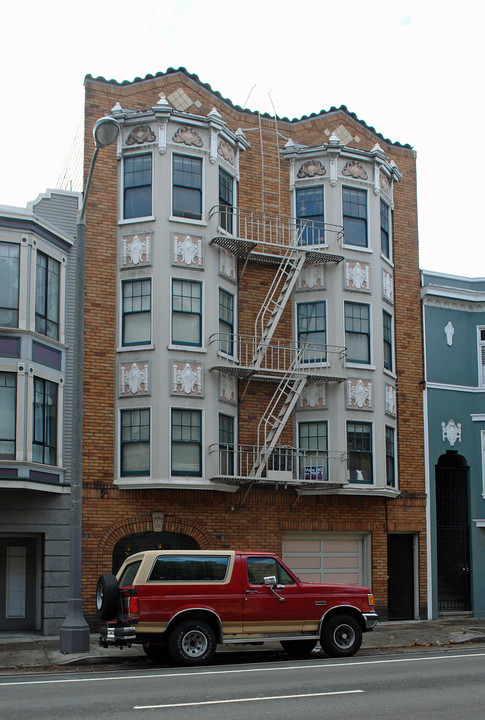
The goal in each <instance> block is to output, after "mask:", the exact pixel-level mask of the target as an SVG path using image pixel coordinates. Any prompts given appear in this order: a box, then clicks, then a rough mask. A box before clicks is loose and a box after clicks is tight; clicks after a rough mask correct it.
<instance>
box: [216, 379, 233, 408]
mask: <svg viewBox="0 0 485 720" xmlns="http://www.w3.org/2000/svg"><path fill="white" fill-rule="evenodd" d="M219 400H221V401H222V402H227V403H230V404H231V405H236V404H237V386H236V378H235V377H233V376H232V375H227V374H226V373H220V376H219Z"/></svg>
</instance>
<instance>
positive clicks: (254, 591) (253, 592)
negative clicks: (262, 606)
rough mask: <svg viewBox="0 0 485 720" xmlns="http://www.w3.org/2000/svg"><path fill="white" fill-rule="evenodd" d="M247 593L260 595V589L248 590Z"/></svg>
mask: <svg viewBox="0 0 485 720" xmlns="http://www.w3.org/2000/svg"><path fill="white" fill-rule="evenodd" d="M246 595H259V590H246Z"/></svg>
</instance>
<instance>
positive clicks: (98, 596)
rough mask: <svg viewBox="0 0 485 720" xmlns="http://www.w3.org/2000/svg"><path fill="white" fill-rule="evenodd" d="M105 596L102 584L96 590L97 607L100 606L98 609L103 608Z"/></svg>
mask: <svg viewBox="0 0 485 720" xmlns="http://www.w3.org/2000/svg"><path fill="white" fill-rule="evenodd" d="M103 597H104V593H103V588H102V587H101V586H100V587H98V589H97V591H96V607H97V608H98V610H101V607H102V605H103Z"/></svg>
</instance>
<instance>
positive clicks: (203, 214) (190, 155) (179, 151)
mask: <svg viewBox="0 0 485 720" xmlns="http://www.w3.org/2000/svg"><path fill="white" fill-rule="evenodd" d="M174 155H179V156H181V157H188V158H194V159H197V160H200V161H201V164H202V173H201V184H202V187H201V211H200V220H198V219H196V218H187V217H180V215H174V212H173V159H174ZM204 159H205V154H203V153H196V152H193V151H191V152H189V153H187V152H184V151H183V148H180V149H179V148H177V150H172V153H171V156H170V217H169V220H170V221H173V222H177V223H188V224H189V225H207V222H206V219H205V218H206V211H205V205H206V202H205V197H206V193H205V162H204ZM217 182H218V183H219V175H218V176H217ZM217 187H218V188H219V185H218V186H217ZM217 198H218V199H219V190H218V194H217Z"/></svg>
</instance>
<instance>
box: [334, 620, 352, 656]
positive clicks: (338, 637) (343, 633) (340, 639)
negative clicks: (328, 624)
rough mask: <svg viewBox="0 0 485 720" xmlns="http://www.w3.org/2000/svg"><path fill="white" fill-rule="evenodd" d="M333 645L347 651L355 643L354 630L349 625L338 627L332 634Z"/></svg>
mask: <svg viewBox="0 0 485 720" xmlns="http://www.w3.org/2000/svg"><path fill="white" fill-rule="evenodd" d="M333 639H334V641H335V645H336V646H337V647H338V648H340V649H341V650H348V649H349V648H350V647H352V645H353V644H354V642H355V630H354V629H353V627H351V626H350V625H339V626H338V627H336V628H335V632H334V634H333Z"/></svg>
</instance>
